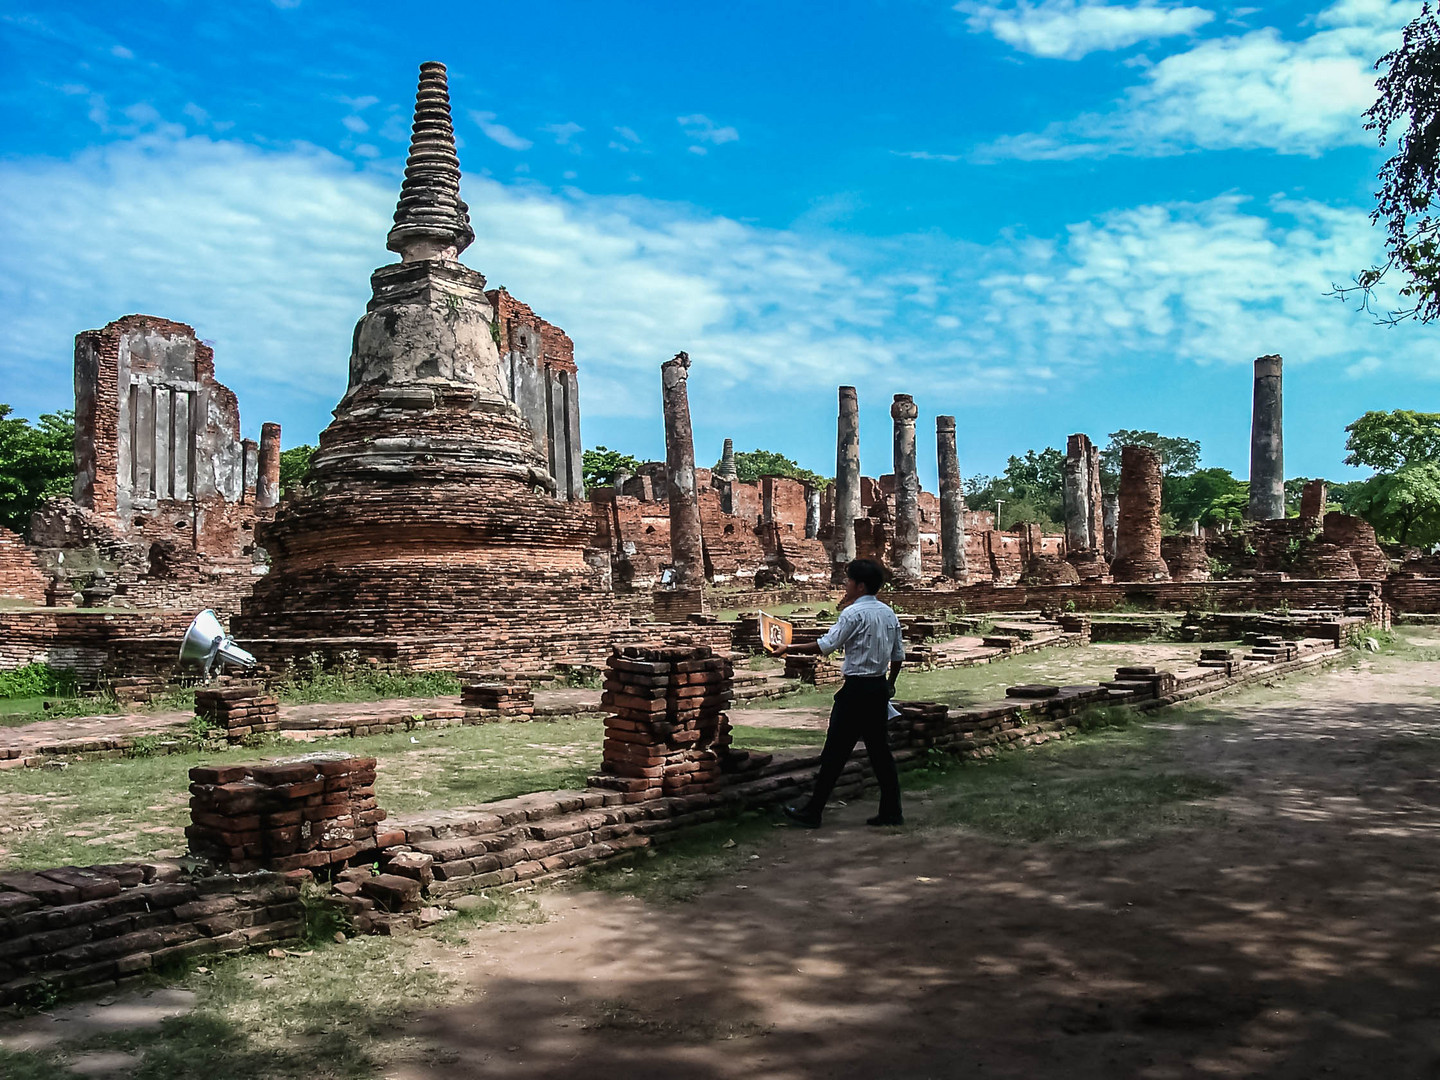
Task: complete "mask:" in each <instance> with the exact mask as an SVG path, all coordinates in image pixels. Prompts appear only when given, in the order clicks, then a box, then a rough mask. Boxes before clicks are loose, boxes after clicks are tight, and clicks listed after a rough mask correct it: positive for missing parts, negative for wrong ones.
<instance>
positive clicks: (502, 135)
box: [470, 109, 535, 150]
mask: <svg viewBox="0 0 1440 1080" xmlns="http://www.w3.org/2000/svg"><path fill="white" fill-rule="evenodd" d="M470 119H471V120H474V121H475V126H476V127H478V128H479V129H480V130H481V131H482V132H483V133H484V134H485V137H486V138H487V139H489V140H490V141H491V142H497V143H499V144H500V145H501V146H503V147H505V148H506V149H507V150H529V149H530V147H532V146H534V145H535V144H534V143H532V142H531V141H530V140H529V139H527V138H525V137H524V136H522V135H516V134H515V132H513V131H511V130H510V129H509V128H508V127H506V126H505V125H504V124H501V123H499V122H498V121H496V119H495V114H494V113H493V112H476V111H475V110H473V109H472V110H471V111H470Z"/></svg>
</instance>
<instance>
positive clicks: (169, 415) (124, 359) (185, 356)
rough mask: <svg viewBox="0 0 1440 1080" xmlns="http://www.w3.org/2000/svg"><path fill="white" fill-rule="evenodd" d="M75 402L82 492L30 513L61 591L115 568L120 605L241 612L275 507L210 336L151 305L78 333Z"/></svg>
mask: <svg viewBox="0 0 1440 1080" xmlns="http://www.w3.org/2000/svg"><path fill="white" fill-rule="evenodd" d="M75 406H76V417H75V419H76V426H75V465H76V478H75V489H74V493H73V498H71V499H57V500H52V501H51V502H49V503H47V504H46V505H45V506H43V507H42V508H41V509H40V510H39V511H37V513H36V514H35V515H34V518H33V520H32V522H31V542H32V544H33V545H34V547H35V549H36V552H37V555H38V557H39V559H40V561H41V565H42V566H43V568H44V570H45V571H46V573H47V574H48V575H49V576H50V577H52V578H54V579H56V580H57V583H58V587H57V589H56V590H55V591H56V592H57V594H58V595H60V596H62V597H68V595H69V594H70V593H72V592H73V591H75V590H76V589H77V588H79V587H82V586H86V585H90V584H93V583H95V579H96V578H97V576H103V578H104V579H106V581H105V584H106V585H107V586H108V587H109V588H112V589H113V590H114V596H113V598H112V599H111V603H113V604H114V605H116V606H122V607H140V608H168V607H186V608H198V607H214V608H216V609H217V610H219V611H221V612H222V613H228V612H230V611H234V610H237V609H238V607H239V604H240V599H241V597H242V596H244V595H245V594H247V593H248V592H249V591H250V588H251V586H252V584H253V581H254V578H255V576H256V575H257V574H258V573H261V572H263V570H264V563H263V556H262V555H261V553H259V552H258V551H257V549H256V546H255V539H254V531H255V527H256V524H257V523H259V522H262V521H264V520H266V519H268V518H269V517H270V516H271V514H272V513H273V511H272V510H270V509H269V508H268V507H261V506H258V505H257V504H256V496H255V478H256V476H257V474H258V467H259V462H258V450H257V448H256V446H255V444H254V443H253V442H252V441H251V440H248V439H242V438H241V437H240V408H239V403H238V401H237V400H236V397H235V395H234V393H233V392H232V391H231V390H230V389H229V388H228V387H226V386H224V385H222V384H221V383H219V382H217V381H216V379H215V361H214V354H213V352H212V350H211V349H210V347H209V346H208V345H206V344H205V343H204V342H202V341H200V340H198V339H197V338H196V336H195V331H194V329H193V328H191V327H189V326H186V325H185V324H183V323H177V322H172V321H170V320H168V319H161V318H157V317H155V316H150V315H127V316H125V317H124V318H122V319H117V320H115V321H114V322H112V323H110V324H108V325H107V326H105V327H104V328H103V329H101V330H89V331H86V332H84V333H82V334H79V335H77V337H76V339H75ZM272 426H273V425H272Z"/></svg>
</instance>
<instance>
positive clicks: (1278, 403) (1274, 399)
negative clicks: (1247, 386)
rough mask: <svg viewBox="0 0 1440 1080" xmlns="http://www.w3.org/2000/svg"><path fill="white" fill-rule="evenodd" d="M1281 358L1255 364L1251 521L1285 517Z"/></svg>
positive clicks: (1251, 442)
mask: <svg viewBox="0 0 1440 1080" xmlns="http://www.w3.org/2000/svg"><path fill="white" fill-rule="evenodd" d="M1280 368H1281V359H1280V357H1278V356H1262V357H1260V358H1259V359H1257V360H1256V361H1255V403H1254V411H1253V412H1252V413H1251V420H1250V510H1249V514H1248V517H1249V519H1250V520H1251V521H1274V520H1276V519H1277V518H1283V517H1284V516H1285V441H1284V435H1283V416H1282V412H1283V410H1282V394H1281V389H1282V388H1281V383H1280Z"/></svg>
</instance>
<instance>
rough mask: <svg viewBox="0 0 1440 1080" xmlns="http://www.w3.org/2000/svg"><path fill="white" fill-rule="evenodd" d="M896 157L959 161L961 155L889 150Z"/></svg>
mask: <svg viewBox="0 0 1440 1080" xmlns="http://www.w3.org/2000/svg"><path fill="white" fill-rule="evenodd" d="M890 153H892V154H894V155H895V156H896V157H903V158H912V159H914V160H915V161H959V160H961V158H962V157H963V156H964V155H962V154H935V153H932V152H931V151H929V150H891V151H890Z"/></svg>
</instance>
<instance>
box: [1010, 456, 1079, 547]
mask: <svg viewBox="0 0 1440 1080" xmlns="http://www.w3.org/2000/svg"><path fill="white" fill-rule="evenodd" d="M1004 480H1005V486H1006V487H1007V488H1009V490H1010V495H1009V498H1008V499H1007V500H1006V506H1004V507H1002V512H1003V513H1004V514H1005V520H1006V521H1008V522H1010V523H1012V524H1018V523H1020V522H1037V523H1039V524H1041V525H1044V526H1045V527H1046V528H1047V529H1050V528H1051V527H1052V526H1054V525H1055V523H1056V522H1057V521H1060V520H1061V519H1062V518H1064V516H1065V455H1064V454H1062V453H1061V452H1060V451H1059V450H1056V449H1055V448H1054V447H1053V446H1047V447H1046V448H1045V449H1044V450H1041V451H1039V452H1038V453H1037V452H1036V451H1034V450H1026V451H1025V453H1024V454H1023V455H1022V456H1020V457H1015V456H1013V455H1012V456H1011V457H1010V459H1009V460H1008V461H1007V462H1006V463H1005V475H1004Z"/></svg>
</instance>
